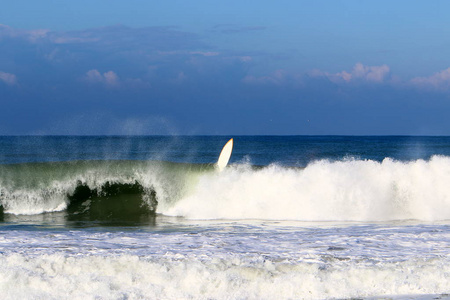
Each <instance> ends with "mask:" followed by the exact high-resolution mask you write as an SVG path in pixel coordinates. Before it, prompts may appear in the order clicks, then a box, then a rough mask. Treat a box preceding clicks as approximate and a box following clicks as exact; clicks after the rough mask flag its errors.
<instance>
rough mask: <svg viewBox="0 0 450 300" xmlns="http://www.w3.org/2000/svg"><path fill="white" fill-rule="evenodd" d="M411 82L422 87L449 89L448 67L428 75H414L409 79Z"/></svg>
mask: <svg viewBox="0 0 450 300" xmlns="http://www.w3.org/2000/svg"><path fill="white" fill-rule="evenodd" d="M411 83H412V84H414V85H416V86H418V87H422V88H432V89H449V88H450V68H448V69H445V70H443V71H440V72H437V73H434V74H433V75H431V76H429V77H416V78H413V79H411Z"/></svg>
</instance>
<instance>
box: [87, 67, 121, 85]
mask: <svg viewBox="0 0 450 300" xmlns="http://www.w3.org/2000/svg"><path fill="white" fill-rule="evenodd" d="M84 79H85V80H86V81H87V82H90V83H102V84H104V85H106V86H109V87H115V86H118V85H119V76H117V74H116V73H115V72H113V71H108V72H105V73H103V74H101V73H100V72H99V71H98V70H96V69H93V70H89V71H88V72H86V75H85V76H84Z"/></svg>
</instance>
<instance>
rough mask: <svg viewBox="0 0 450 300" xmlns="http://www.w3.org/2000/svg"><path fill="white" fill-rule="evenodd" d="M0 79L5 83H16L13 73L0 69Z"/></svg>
mask: <svg viewBox="0 0 450 300" xmlns="http://www.w3.org/2000/svg"><path fill="white" fill-rule="evenodd" d="M0 81H3V82H4V83H6V84H7V85H15V84H17V77H16V75H14V74H11V73H6V72H2V71H0Z"/></svg>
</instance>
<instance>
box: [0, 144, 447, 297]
mask: <svg viewBox="0 0 450 300" xmlns="http://www.w3.org/2000/svg"><path fill="white" fill-rule="evenodd" d="M229 138H230V137H224V136H190V137H186V136H185V137H166V136H162V137H121V136H117V137H114V136H99V137H74V136H67V137H0V204H1V206H0V298H1V299H347V298H363V299H379V298H382V299H390V298H393V299H450V296H449V295H448V294H449V293H450V138H449V137H335V136H331V137H326V136H307V137H303V136H289V137H280V136H274V137H259V136H258V137H251V136H245V137H239V136H238V137H234V142H235V143H234V144H235V148H234V151H233V155H232V157H231V160H230V164H229V166H228V167H227V168H226V169H225V170H224V171H223V172H217V170H216V169H215V167H214V162H215V161H216V160H217V158H218V154H219V153H220V150H221V148H222V146H223V145H224V144H225V143H226V142H227V140H228V139H229Z"/></svg>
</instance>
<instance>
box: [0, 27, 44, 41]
mask: <svg viewBox="0 0 450 300" xmlns="http://www.w3.org/2000/svg"><path fill="white" fill-rule="evenodd" d="M49 32H50V31H49V30H47V29H34V30H22V29H15V28H12V27H10V26H7V25H3V24H0V38H2V37H10V38H16V37H20V38H24V39H26V40H28V41H30V42H36V41H37V40H39V39H41V38H44V37H47V35H48V33H49Z"/></svg>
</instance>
